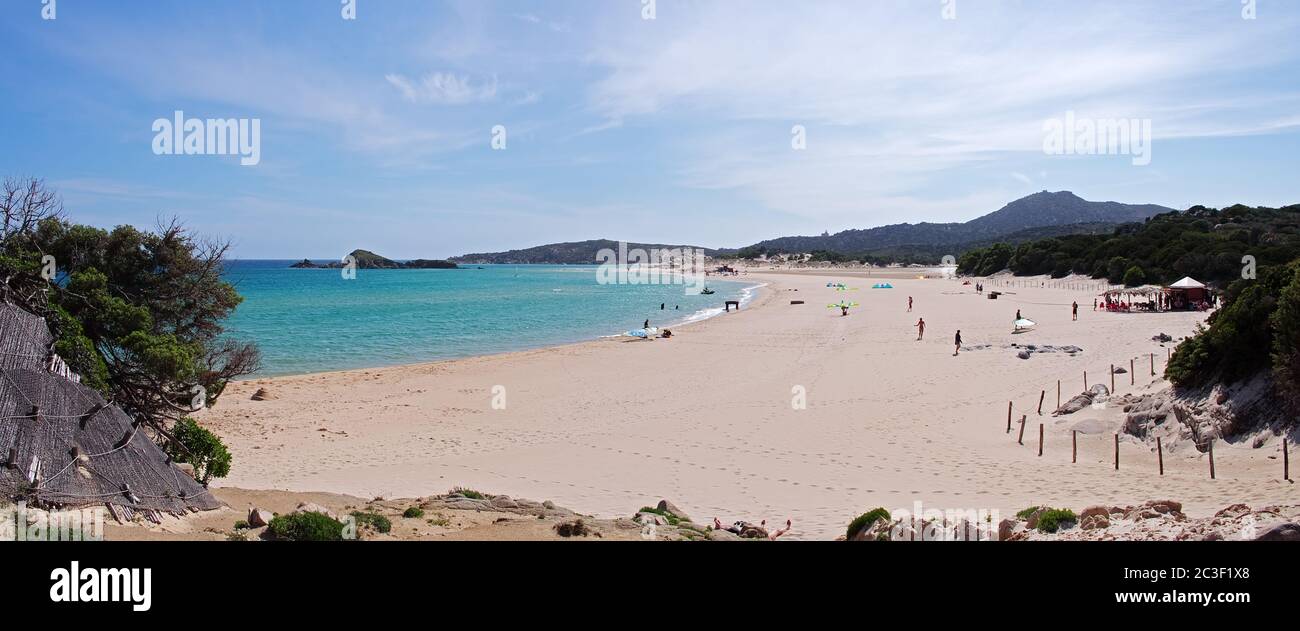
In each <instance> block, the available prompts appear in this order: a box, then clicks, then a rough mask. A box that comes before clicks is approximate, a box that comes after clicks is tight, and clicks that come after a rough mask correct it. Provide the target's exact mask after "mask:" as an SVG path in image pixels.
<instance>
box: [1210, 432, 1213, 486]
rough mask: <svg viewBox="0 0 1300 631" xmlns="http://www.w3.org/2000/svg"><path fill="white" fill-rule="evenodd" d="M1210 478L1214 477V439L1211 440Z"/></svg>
mask: <svg viewBox="0 0 1300 631" xmlns="http://www.w3.org/2000/svg"><path fill="white" fill-rule="evenodd" d="M1210 479H1211V480H1213V479H1214V440H1213V439H1211V440H1210Z"/></svg>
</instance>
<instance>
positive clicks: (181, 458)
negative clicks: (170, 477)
mask: <svg viewBox="0 0 1300 631" xmlns="http://www.w3.org/2000/svg"><path fill="white" fill-rule="evenodd" d="M172 435H173V436H175V437H176V440H177V441H179V442H180V445H179V446H178V445H176V444H174V443H171V442H169V443H168V444H167V454H168V455H170V456H171V457H172V460H175V461H176V462H187V463H189V464H191V465H194V475H195V479H197V480H199V481H200V482H202V483H203V484H205V485H206V484H207V483H208V481H209V480H211V479H212V478H224V477H226V476H227V475H229V474H230V450H229V449H226V445H225V444H224V443H222V442H221V439H220V438H218V437H217V435H216V434H213V433H212V432H210V431H208V430H206V429H204V428H202V427H200V426H199V424H198V423H196V422H195V421H194V419H192V418H190V417H188V416H187V417H185V418H182V419H181V420H179V421H177V422H176V425H175V426H174V427H173V428H172ZM181 447H184V448H183V449H182V448H181Z"/></svg>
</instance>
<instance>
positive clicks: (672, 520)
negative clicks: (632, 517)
mask: <svg viewBox="0 0 1300 631" xmlns="http://www.w3.org/2000/svg"><path fill="white" fill-rule="evenodd" d="M637 512H638V513H654V514H656V515H659V516H660V517H663V518H664V519H667V520H668V525H670V526H676V525H677V524H679V523H681V522H683V521H685V520H684V519H682V518H681V517H678V516H677V515H675V514H673V513H672V512H670V511H666V510H659V509H658V508H651V507H649V506H642V507H641V510H639V511H637Z"/></svg>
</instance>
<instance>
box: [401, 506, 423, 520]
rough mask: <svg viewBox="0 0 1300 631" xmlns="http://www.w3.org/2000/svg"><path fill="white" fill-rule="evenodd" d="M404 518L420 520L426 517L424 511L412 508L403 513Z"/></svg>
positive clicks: (415, 507) (416, 507)
mask: <svg viewBox="0 0 1300 631" xmlns="http://www.w3.org/2000/svg"><path fill="white" fill-rule="evenodd" d="M402 517H405V518H407V519H419V518H421V517H424V509H422V508H420V507H419V506H412V507H410V508H408V509H406V510H405V511H402Z"/></svg>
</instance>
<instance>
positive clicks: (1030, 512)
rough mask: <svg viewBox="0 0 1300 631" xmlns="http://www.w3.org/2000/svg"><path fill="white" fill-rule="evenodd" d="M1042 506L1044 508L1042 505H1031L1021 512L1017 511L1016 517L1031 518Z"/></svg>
mask: <svg viewBox="0 0 1300 631" xmlns="http://www.w3.org/2000/svg"><path fill="white" fill-rule="evenodd" d="M1040 508H1042V506H1030V507H1029V508H1026V509H1024V510H1022V511H1020V512H1019V513H1016V519H1029V517H1030V516H1031V515H1033V514H1034V513H1036V512H1038V509H1040Z"/></svg>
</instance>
